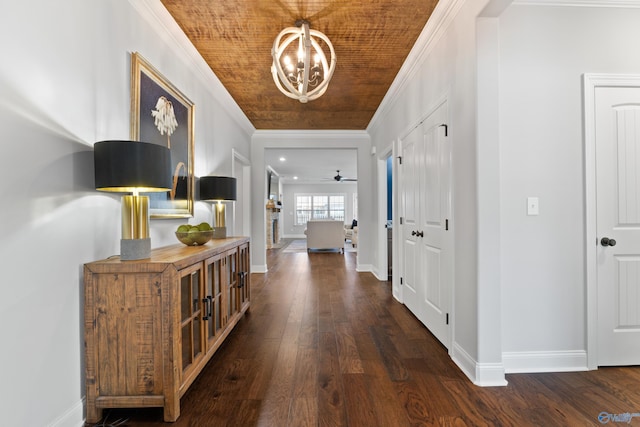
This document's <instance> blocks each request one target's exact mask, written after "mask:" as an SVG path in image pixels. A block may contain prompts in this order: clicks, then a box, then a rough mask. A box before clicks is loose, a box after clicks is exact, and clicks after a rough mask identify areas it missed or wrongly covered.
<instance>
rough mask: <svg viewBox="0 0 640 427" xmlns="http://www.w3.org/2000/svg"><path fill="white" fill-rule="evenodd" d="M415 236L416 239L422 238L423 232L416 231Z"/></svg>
mask: <svg viewBox="0 0 640 427" xmlns="http://www.w3.org/2000/svg"><path fill="white" fill-rule="evenodd" d="M416 236H418V237H424V232H422V231H418V232H417V233H416Z"/></svg>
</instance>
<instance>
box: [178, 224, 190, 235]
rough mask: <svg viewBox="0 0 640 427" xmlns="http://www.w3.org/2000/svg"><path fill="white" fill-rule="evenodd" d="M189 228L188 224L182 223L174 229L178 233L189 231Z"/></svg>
mask: <svg viewBox="0 0 640 427" xmlns="http://www.w3.org/2000/svg"><path fill="white" fill-rule="evenodd" d="M190 228H191V226H190V225H189V224H182V225H181V226H179V227H178V229H177V230H176V231H177V232H178V233H186V232H187V231H189V229H190Z"/></svg>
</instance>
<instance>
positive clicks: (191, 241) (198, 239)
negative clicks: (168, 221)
mask: <svg viewBox="0 0 640 427" xmlns="http://www.w3.org/2000/svg"><path fill="white" fill-rule="evenodd" d="M176 237H177V238H178V240H180V242H181V243H184V244H185V245H187V246H196V245H204V244H205V243H207V242H208V241H209V240H211V238H212V237H213V230H207V231H186V232H182V231H176Z"/></svg>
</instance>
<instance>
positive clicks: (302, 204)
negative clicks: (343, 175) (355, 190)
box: [295, 194, 345, 225]
mask: <svg viewBox="0 0 640 427" xmlns="http://www.w3.org/2000/svg"><path fill="white" fill-rule="evenodd" d="M295 198H296V218H295V225H304V224H306V223H307V221H309V220H312V219H335V220H338V221H343V222H344V199H345V196H344V194H296V195H295Z"/></svg>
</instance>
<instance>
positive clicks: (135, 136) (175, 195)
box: [130, 52, 195, 218]
mask: <svg viewBox="0 0 640 427" xmlns="http://www.w3.org/2000/svg"><path fill="white" fill-rule="evenodd" d="M194 108H195V106H194V105H193V103H192V102H191V101H189V99H188V98H187V97H186V96H184V95H183V94H182V93H181V92H180V91H179V90H178V89H177V88H176V87H175V86H173V85H172V84H171V83H170V82H169V81H168V80H167V79H166V78H165V77H164V76H162V74H160V73H159V72H158V71H157V70H156V69H155V68H154V67H153V66H152V65H151V64H149V63H148V62H147V61H146V60H145V59H144V58H143V57H142V56H140V54H138V53H136V52H133V53H132V54H131V132H130V133H131V135H130V137H131V139H132V140H134V141H144V142H150V143H153V144H159V145H164V146H167V147H169V149H170V151H171V173H172V188H171V190H170V191H167V192H166V193H146V195H148V196H149V213H150V215H151V218H185V217H192V216H193V203H194V184H195V182H194V176H193V162H194V160H193V153H194Z"/></svg>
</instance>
